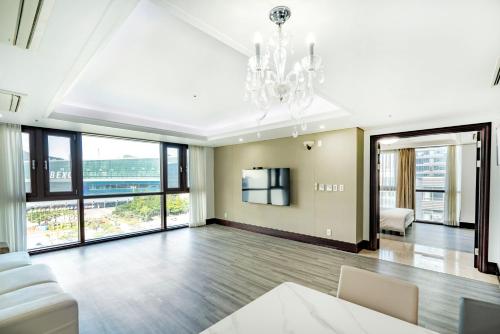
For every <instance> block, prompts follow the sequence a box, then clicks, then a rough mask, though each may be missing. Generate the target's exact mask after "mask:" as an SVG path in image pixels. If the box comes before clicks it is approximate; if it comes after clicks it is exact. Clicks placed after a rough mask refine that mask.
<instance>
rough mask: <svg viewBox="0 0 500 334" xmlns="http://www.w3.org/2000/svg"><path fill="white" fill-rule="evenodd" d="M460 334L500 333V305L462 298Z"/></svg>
mask: <svg viewBox="0 0 500 334" xmlns="http://www.w3.org/2000/svg"><path fill="white" fill-rule="evenodd" d="M459 319H460V322H459V325H458V333H459V334H491V333H500V305H498V304H492V303H487V302H483V301H481V300H475V299H470V298H460V316H459Z"/></svg>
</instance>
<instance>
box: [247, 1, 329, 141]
mask: <svg viewBox="0 0 500 334" xmlns="http://www.w3.org/2000/svg"><path fill="white" fill-rule="evenodd" d="M290 15H291V11H290V8H288V7H286V6H278V7H275V8H273V9H271V11H270V13H269V19H270V20H271V21H272V22H274V23H275V24H276V25H277V27H278V29H277V31H276V32H275V33H274V34H273V36H271V38H269V42H268V44H267V46H264V45H263V43H262V37H261V36H260V35H259V34H256V35H255V37H254V45H255V55H253V56H251V57H250V58H249V60H248V67H247V76H246V82H245V100H246V101H249V102H250V103H251V105H252V107H253V109H255V111H256V115H257V116H256V121H257V124H258V126H260V124H261V122H262V120H264V119H265V118H266V116H267V115H268V112H269V110H270V109H271V106H272V105H273V104H275V103H277V102H278V103H281V104H284V105H286V106H287V108H288V111H289V113H290V117H291V119H292V120H293V121H294V128H293V133H292V135H293V137H294V138H296V137H297V136H298V135H299V132H298V131H299V130H298V129H299V126H300V128H301V129H302V131H305V130H306V129H307V124H306V122H305V121H304V117H305V115H306V111H307V109H308V108H309V106H310V105H311V104H312V102H313V99H314V83H315V82H317V83H320V84H321V83H323V81H324V74H323V67H322V65H321V57H319V56H317V55H316V54H314V43H315V42H314V39H313V38H312V37H311V36H310V37H309V38H308V51H309V53H308V55H307V56H305V57H303V58H302V60H300V61H298V62H296V63H295V64H294V66H293V68H292V69H291V70H289V71H288V72H287V58H288V56H289V55H291V54H293V49H292V48H291V45H290V44H291V43H290V39H291V38H290V35H289V34H288V33H287V32H284V31H283V24H284V23H285V22H286V21H287V20H288V19H289V18H290ZM257 136H258V137H260V132H259V133H257Z"/></svg>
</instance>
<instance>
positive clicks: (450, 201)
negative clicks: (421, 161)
mask: <svg viewBox="0 0 500 334" xmlns="http://www.w3.org/2000/svg"><path fill="white" fill-rule="evenodd" d="M461 152H462V151H461V148H460V147H458V146H454V145H451V146H448V157H447V161H446V165H447V166H446V167H447V171H446V195H445V196H446V202H445V219H444V224H445V225H448V226H459V225H460V222H459V214H460V185H461V182H460V170H461V168H460V165H461Z"/></svg>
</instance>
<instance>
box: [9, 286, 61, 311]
mask: <svg viewBox="0 0 500 334" xmlns="http://www.w3.org/2000/svg"><path fill="white" fill-rule="evenodd" d="M62 292H63V290H62V289H61V287H60V286H59V284H57V283H55V282H54V283H42V284H36V285H32V286H28V287H26V288H22V289H17V290H14V291H11V292H7V293H4V294H2V295H0V310H2V309H6V308H9V307H14V306H16V305H19V304H24V303H29V302H32V301H35V300H37V299H40V298H45V297H49V296H53V295H56V294H59V293H62Z"/></svg>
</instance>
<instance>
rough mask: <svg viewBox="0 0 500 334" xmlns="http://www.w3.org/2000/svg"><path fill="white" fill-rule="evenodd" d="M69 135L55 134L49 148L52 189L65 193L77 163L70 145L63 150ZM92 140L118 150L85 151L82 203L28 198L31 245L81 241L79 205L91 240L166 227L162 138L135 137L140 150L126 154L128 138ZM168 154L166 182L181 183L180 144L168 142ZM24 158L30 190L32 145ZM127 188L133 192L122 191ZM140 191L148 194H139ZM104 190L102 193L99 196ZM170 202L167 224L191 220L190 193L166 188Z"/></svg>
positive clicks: (167, 199) (86, 234)
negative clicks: (159, 141)
mask: <svg viewBox="0 0 500 334" xmlns="http://www.w3.org/2000/svg"><path fill="white" fill-rule="evenodd" d="M50 139H51V138H50V137H49V140H50ZM64 139H66V138H63V137H54V138H53V140H54V142H53V145H52V146H49V148H50V147H53V148H54V152H50V151H49V162H48V166H47V168H48V182H49V187H50V191H51V192H53V193H63V192H65V191H71V189H72V177H73V173H72V163H71V157H70V155H69V153H68V152H69V150H64V147H65V145H66V144H67V143H65V142H64ZM26 140H29V138H28V137H26V136H23V141H26ZM61 140H62V141H61ZM88 140H90V141H96V140H99V141H100V143H99V144H100V145H101V147H106V146H105V145H106V144H107V145H108V146H111V145H112V146H113V147H112V148H110V149H109V151H110V152H111V150H113V154H111V153H108V154H105V153H103V152H97V153H96V154H91V153H88V154H87V156H92V155H94V156H95V158H94V159H86V156H85V154H84V160H83V166H82V169H83V195H84V201H83V207H79V204H78V203H79V202H78V199H71V200H54V201H40V202H31V201H30V202H28V203H27V208H26V209H27V224H28V225H27V226H28V248H29V249H34V248H40V247H47V246H53V245H58V244H66V243H71V242H77V241H78V240H79V237H80V236H79V234H80V231H79V227H78V226H79V224H78V219H79V214H78V212H79V210H84V221H85V222H84V227H85V228H84V233H85V239H86V240H92V239H99V238H106V237H112V236H116V235H121V234H128V233H135V232H141V231H147V230H153V229H159V228H161V201H162V197H163V196H162V195H161V194H158V195H154V193H159V192H161V189H162V186H161V177H160V175H161V170H160V151H159V145H158V144H157V143H133V144H132V145H136V146H138V147H137V155H138V156H130V155H125V154H124V155H122V156H121V157H120V156H119V155H120V152H119V151H120V145H117V144H123V143H117V141H120V140H119V139H108V138H95V137H91V136H88ZM58 141H59V142H58ZM85 144H86V143H85V137H84V145H85ZM127 144H129V143H127ZM49 145H50V142H49ZM129 146H130V144H129ZM151 146H153V147H151ZM26 147H28V146H26ZM84 147H89V148H88V150H91V149H92V147H90V145H87V146H84ZM122 149H123V148H122ZM114 151H116V152H114ZM128 151H130V148H129V149H128ZM51 153H53V154H52V155H51ZM103 155H108V156H109V157H108V156H103ZM117 155H118V156H117ZM141 155H142V156H141ZM167 159H168V162H167V166H168V170H167V171H166V175H167V184H168V185H169V187H171V188H177V187H179V172H178V171H179V156H178V150H176V149H172V150H170V148H169V149H168V152H167ZM24 160H25V161H24V169H25V176H26V177H25V184H26V191H27V192H28V193H29V192H31V180H30V169H31V168H32V166H31V161H30V154H29V150H28V149H25V152H24ZM127 194H130V195H131V196H123V195H127ZM140 194H147V195H145V196H138V195H140ZM112 195H117V197H112ZM118 195H121V196H118ZM99 196H103V197H102V198H99ZM110 196H111V197H110ZM86 197H90V198H86ZM165 208H166V215H167V218H166V225H167V227H172V226H176V225H183V224H187V223H188V222H189V193H179V194H175V193H173V194H167V195H166V196H165Z"/></svg>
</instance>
